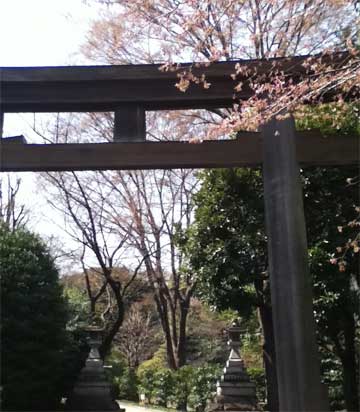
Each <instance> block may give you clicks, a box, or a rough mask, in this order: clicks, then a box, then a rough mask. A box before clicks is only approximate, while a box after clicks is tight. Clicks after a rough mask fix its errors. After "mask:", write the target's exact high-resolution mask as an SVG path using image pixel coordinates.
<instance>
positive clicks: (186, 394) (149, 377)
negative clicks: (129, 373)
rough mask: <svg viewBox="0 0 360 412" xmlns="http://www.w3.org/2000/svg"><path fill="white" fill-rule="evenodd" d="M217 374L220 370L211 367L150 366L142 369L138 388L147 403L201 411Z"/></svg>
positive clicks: (211, 392)
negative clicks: (175, 367)
mask: <svg viewBox="0 0 360 412" xmlns="http://www.w3.org/2000/svg"><path fill="white" fill-rule="evenodd" d="M144 363H145V362H144ZM219 375H220V369H219V367H218V366H213V365H205V366H202V367H199V368H196V367H193V366H190V365H187V366H183V367H182V368H180V369H178V370H171V369H168V368H153V367H152V364H151V363H150V367H144V366H143V365H142V366H141V369H140V373H138V377H139V387H138V388H139V391H140V393H142V394H144V395H145V397H146V399H147V401H148V403H151V404H154V405H159V406H167V407H169V406H171V407H175V408H176V409H180V410H187V409H191V410H195V411H198V412H200V411H204V410H205V406H206V403H207V401H208V400H210V399H211V398H212V397H213V395H214V393H215V390H216V380H217V379H218V377H219Z"/></svg>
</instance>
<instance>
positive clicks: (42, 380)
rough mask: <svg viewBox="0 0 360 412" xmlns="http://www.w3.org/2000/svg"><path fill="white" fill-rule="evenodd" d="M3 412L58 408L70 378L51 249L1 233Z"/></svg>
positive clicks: (26, 236) (24, 234) (22, 233)
mask: <svg viewBox="0 0 360 412" xmlns="http://www.w3.org/2000/svg"><path fill="white" fill-rule="evenodd" d="M0 273H1V318H2V330H1V335H2V336H1V359H2V365H1V366H2V368H1V384H2V388H3V390H2V408H3V410H51V409H55V408H57V407H58V403H59V400H60V398H61V394H62V379H63V376H64V369H65V364H64V352H63V347H64V344H65V343H66V333H65V324H66V319H67V313H66V303H65V300H64V298H63V297H62V289H61V286H60V285H59V282H58V272H57V270H56V268H55V266H54V263H53V260H52V258H51V256H50V255H49V253H48V251H47V249H46V247H45V246H44V245H43V243H42V242H41V241H40V239H39V238H38V237H37V236H35V235H33V234H31V233H30V232H28V231H26V230H23V229H18V230H15V231H13V232H11V231H9V230H8V229H6V228H5V227H0Z"/></svg>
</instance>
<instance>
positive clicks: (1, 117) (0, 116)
mask: <svg viewBox="0 0 360 412" xmlns="http://www.w3.org/2000/svg"><path fill="white" fill-rule="evenodd" d="M3 129H4V112H2V111H1V109H0V139H1V138H2V137H3Z"/></svg>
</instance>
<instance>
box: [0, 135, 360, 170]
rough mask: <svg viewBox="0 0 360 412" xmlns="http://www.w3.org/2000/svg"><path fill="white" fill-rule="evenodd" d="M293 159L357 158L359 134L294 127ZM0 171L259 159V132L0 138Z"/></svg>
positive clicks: (232, 163) (335, 161) (210, 164)
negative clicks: (156, 137)
mask: <svg viewBox="0 0 360 412" xmlns="http://www.w3.org/2000/svg"><path fill="white" fill-rule="evenodd" d="M296 144H297V153H298V161H299V162H300V164H302V165H304V166H310V165H324V166H326V165H350V164H358V163H359V138H358V137H351V136H336V137H334V136H332V137H323V136H321V134H319V133H318V132H314V131H311V132H298V133H297V139H296ZM0 162H1V164H0V171H7V172H10V171H35V172H36V171H55V170H58V171H65V170H117V169H118V170H124V169H170V168H218V167H245V166H256V165H260V164H261V163H262V140H261V135H260V133H242V134H241V135H240V137H239V138H238V139H237V140H228V141H206V142H203V143H199V144H195V143H187V142H136V143H84V144H69V143H67V144H46V145H42V144H40V145H39V144H21V143H18V144H13V143H7V142H6V139H2V143H1V146H0Z"/></svg>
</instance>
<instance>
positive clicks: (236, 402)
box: [213, 319, 259, 412]
mask: <svg viewBox="0 0 360 412" xmlns="http://www.w3.org/2000/svg"><path fill="white" fill-rule="evenodd" d="M241 332H243V330H242V329H241V327H240V320H239V319H237V320H235V321H234V322H232V324H231V326H230V327H229V329H228V336H229V340H228V346H230V349H231V350H230V355H229V359H228V361H227V362H226V366H225V368H224V374H223V375H222V376H221V378H220V381H218V382H217V394H216V405H215V407H214V408H213V410H221V411H229V412H230V411H257V410H259V409H258V405H257V400H256V387H255V384H254V383H253V382H250V378H249V375H248V373H247V372H246V368H245V366H244V361H243V360H242V359H241V355H240V344H241V341H240V335H241Z"/></svg>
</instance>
